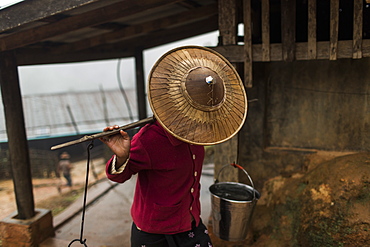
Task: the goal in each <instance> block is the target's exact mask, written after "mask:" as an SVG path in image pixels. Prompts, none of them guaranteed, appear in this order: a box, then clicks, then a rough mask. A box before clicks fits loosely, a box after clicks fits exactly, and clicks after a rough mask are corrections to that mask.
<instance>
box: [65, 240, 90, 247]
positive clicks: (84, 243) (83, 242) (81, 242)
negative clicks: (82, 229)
mask: <svg viewBox="0 0 370 247" xmlns="http://www.w3.org/2000/svg"><path fill="white" fill-rule="evenodd" d="M74 242H80V244H82V245H84V246H86V247H88V246H87V244H86V239H84V241H82V240H81V239H74V240H72V242H70V243H69V245H68V247H70V246H72V244H73V243H74Z"/></svg>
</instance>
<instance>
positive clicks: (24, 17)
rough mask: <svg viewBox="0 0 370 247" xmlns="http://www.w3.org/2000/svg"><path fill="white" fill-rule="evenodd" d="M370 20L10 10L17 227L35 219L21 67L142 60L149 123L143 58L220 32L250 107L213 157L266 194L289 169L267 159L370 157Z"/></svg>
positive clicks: (214, 4) (276, 13)
mask: <svg viewBox="0 0 370 247" xmlns="http://www.w3.org/2000/svg"><path fill="white" fill-rule="evenodd" d="M369 10H370V8H369V2H368V0H351V1H347V0H328V1H318V0H305V1H303V0H302V1H301V0H150V1H148V0H136V1H130V0H104V1H103V0H70V1H60V0H33V1H23V2H20V3H18V4H16V5H13V6H10V7H8V8H5V9H2V10H1V11H0V85H1V91H2V96H3V105H4V110H5V118H6V127H7V135H8V140H9V149H10V156H11V160H12V170H13V175H14V184H15V193H16V198H17V208H18V214H17V218H18V219H30V218H32V217H34V216H35V214H36V213H35V209H34V202H33V196H32V183H31V174H30V172H29V171H30V167H29V166H30V165H29V155H28V146H27V138H26V133H25V126H24V116H23V106H22V101H21V92H20V88H19V79H18V78H19V77H18V73H17V67H18V66H22V65H37V64H54V63H68V62H82V61H93V60H102V59H113V58H124V57H134V58H135V63H136V76H137V77H136V83H137V92H136V93H137V98H138V102H137V105H138V114H139V118H140V119H142V118H145V117H146V112H147V110H146V102H145V79H144V72H143V50H145V49H148V48H152V47H156V46H159V45H163V44H166V43H169V42H173V41H177V40H181V39H184V38H188V37H192V36H195V35H199V34H204V33H207V32H211V31H215V30H218V31H219V45H218V46H217V47H213V48H214V49H215V50H216V51H218V52H220V53H221V54H222V55H224V56H225V57H226V58H227V59H229V60H230V61H231V62H232V63H233V64H234V65H235V67H237V69H238V71H239V72H240V75H241V77H242V78H243V79H244V85H245V87H246V89H247V94H248V98H249V100H250V106H249V113H248V118H247V121H246V124H245V126H244V127H243V129H242V130H241V132H240V134H239V135H238V136H237V137H235V138H233V139H232V140H230V141H228V142H227V143H224V144H221V145H218V146H217V147H216V148H219V149H220V150H219V151H220V152H216V153H217V154H218V158H217V157H216V159H215V163H216V170H219V169H220V167H221V166H222V165H223V164H225V163H230V162H233V161H235V160H237V162H238V163H240V164H242V163H248V165H249V168H251V169H253V171H254V172H253V174H252V176H253V175H255V176H256V177H257V183H256V185H257V186H262V185H263V182H264V181H265V180H266V179H267V178H268V176H274V175H276V174H278V173H279V172H281V170H284V166H285V165H286V162H285V163H284V162H283V161H282V159H281V157H282V156H283V155H279V156H278V155H275V154H274V155H271V153H269V152H267V151H271V150H274V149H279V150H281V149H283V150H293V151H298V152H300V151H302V150H303V151H304V152H311V151H312V150H316V149H323V150H336V151H343V150H349V151H364V150H368V149H369V145H370V141H369V138H368V136H369V126H370V117H369V112H368V105H367V104H368V103H366V102H368V97H369V85H370V83H369V78H370V75H369V72H367V71H369V70H368V69H367V68H368V65H369V63H370V61H369V59H368V57H369V56H370V42H369V39H368V38H369V35H370V23H369V19H370V18H369V15H370V13H369ZM241 30H242V31H241ZM365 68H366V69H365ZM352 96H353V97H352ZM307 150H308V151H307ZM277 157H278V158H279V162H277V163H276V160H275V161H274V162H273V161H271V158H275V159H276V158H277ZM295 159H296V160H292V163H294V161H297V160H298V159H299V158H295ZM242 165H243V164H242ZM272 167H274V168H272ZM290 167H291V166H290ZM297 169H299V167H295V166H294V165H293V167H291V170H292V171H296V170H297ZM271 170H273V171H271ZM266 171H270V172H269V173H268V175H266ZM228 177H229V179H235V180H239V178H238V174H234V173H230V174H229V176H228ZM20 181H21V182H20Z"/></svg>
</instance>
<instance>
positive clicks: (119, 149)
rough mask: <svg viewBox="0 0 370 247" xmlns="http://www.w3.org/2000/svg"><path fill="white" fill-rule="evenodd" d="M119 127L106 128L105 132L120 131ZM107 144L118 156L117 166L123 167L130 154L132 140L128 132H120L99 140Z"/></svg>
mask: <svg viewBox="0 0 370 247" xmlns="http://www.w3.org/2000/svg"><path fill="white" fill-rule="evenodd" d="M118 128H119V126H118V125H113V126H108V127H106V128H104V130H103V131H104V132H106V131H112V130H114V129H118ZM99 139H100V140H101V141H102V142H103V143H105V144H106V145H107V146H108V147H109V148H110V149H111V150H112V152H113V153H114V154H115V155H116V156H117V164H119V165H121V164H123V163H125V162H126V160H127V159H128V157H129V154H130V147H131V140H130V137H129V135H128V134H127V132H125V131H123V130H120V132H119V133H118V134H115V135H111V136H107V137H102V138H99Z"/></svg>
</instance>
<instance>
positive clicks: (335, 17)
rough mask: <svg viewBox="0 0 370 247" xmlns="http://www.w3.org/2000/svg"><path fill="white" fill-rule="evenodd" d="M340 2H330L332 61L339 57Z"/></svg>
mask: <svg viewBox="0 0 370 247" xmlns="http://www.w3.org/2000/svg"><path fill="white" fill-rule="evenodd" d="M338 28H339V0H330V57H329V59H330V60H337V57H338Z"/></svg>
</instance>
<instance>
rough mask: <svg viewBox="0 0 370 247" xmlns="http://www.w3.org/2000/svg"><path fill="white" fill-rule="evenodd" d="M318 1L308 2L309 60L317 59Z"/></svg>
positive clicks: (309, 0) (310, 0) (311, 0)
mask: <svg viewBox="0 0 370 247" xmlns="http://www.w3.org/2000/svg"><path fill="white" fill-rule="evenodd" d="M316 8H317V7H316V0H308V40H307V47H308V58H309V59H316V52H317V50H316V42H317V40H316V31H317V27H316V25H317V21H316Z"/></svg>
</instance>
